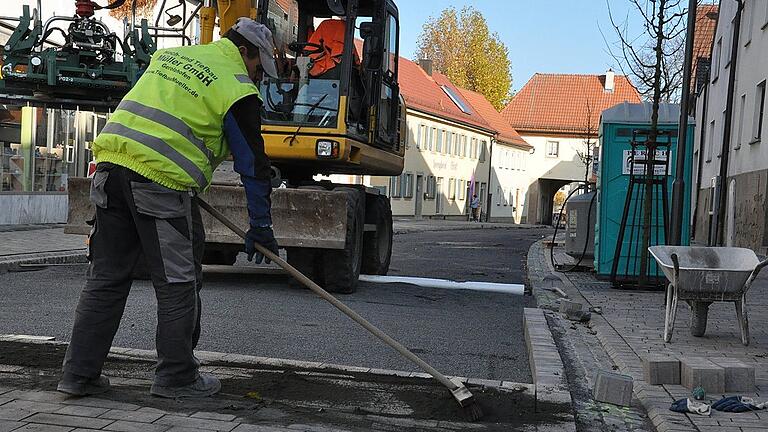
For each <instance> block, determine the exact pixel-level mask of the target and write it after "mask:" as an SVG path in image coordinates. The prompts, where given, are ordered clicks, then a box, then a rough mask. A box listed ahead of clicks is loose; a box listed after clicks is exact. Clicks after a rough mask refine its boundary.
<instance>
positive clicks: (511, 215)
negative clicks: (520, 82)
mask: <svg viewBox="0 0 768 432" xmlns="http://www.w3.org/2000/svg"><path fill="white" fill-rule="evenodd" d="M459 90H460V91H461V93H462V95H464V98H465V99H466V100H467V101H468V102H469V103H470V104H471V105H472V107H473V108H474V109H475V111H476V112H477V113H478V114H480V115H481V116H482V117H483V118H484V119H485V120H486V121H487V122H488V124H489V125H491V127H492V128H493V129H494V130H496V135H495V136H494V140H493V142H492V145H491V152H490V153H491V154H490V157H491V163H490V165H489V167H488V168H489V174H488V178H489V185H490V189H489V193H490V206H487V208H486V216H487V219H488V220H491V221H494V222H516V223H520V222H521V220H522V216H523V210H524V206H525V195H526V191H527V190H528V176H527V175H526V171H527V164H526V161H527V160H528V159H529V158H530V151H531V149H533V146H531V145H530V144H528V143H527V142H526V141H525V140H524V139H523V137H521V136H520V134H519V133H517V131H516V130H515V129H514V128H512V126H510V125H509V123H507V121H506V120H504V117H503V116H502V115H501V113H500V112H498V111H496V108H494V107H493V105H491V102H490V101H488V99H486V98H485V96H483V95H481V94H480V93H477V92H474V91H471V90H467V89H463V88H462V89H459Z"/></svg>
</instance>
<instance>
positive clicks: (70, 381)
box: [56, 373, 109, 396]
mask: <svg viewBox="0 0 768 432" xmlns="http://www.w3.org/2000/svg"><path fill="white" fill-rule="evenodd" d="M56 390H58V391H60V392H62V393H67V394H71V395H73V396H90V395H97V394H101V393H104V392H106V391H108V390H109V378H107V377H105V376H99V377H98V378H85V377H81V376H78V375H72V374H66V373H65V374H64V376H63V377H62V378H61V381H59V385H58V386H57V387H56Z"/></svg>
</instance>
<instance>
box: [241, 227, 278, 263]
mask: <svg viewBox="0 0 768 432" xmlns="http://www.w3.org/2000/svg"><path fill="white" fill-rule="evenodd" d="M256 244H260V245H261V246H264V247H265V248H266V249H268V250H269V251H271V252H272V253H274V254H275V255H277V254H278V250H277V241H276V240H275V233H274V232H272V228H271V227H268V226H265V227H260V226H257V227H251V229H249V230H248V233H247V234H246V235H245V253H246V254H247V255H248V261H253V260H254V259H255V261H256V264H261V262H262V261H264V262H265V263H267V264H269V263H270V262H272V261H271V260H270V259H269V258H266V257H265V256H264V254H262V253H261V252H259V251H257V250H256V246H255V245H256Z"/></svg>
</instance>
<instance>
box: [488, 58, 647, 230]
mask: <svg viewBox="0 0 768 432" xmlns="http://www.w3.org/2000/svg"><path fill="white" fill-rule="evenodd" d="M622 102H633V103H637V102H640V94H639V93H638V92H637V89H635V87H634V86H633V85H632V83H630V81H629V80H628V79H627V77H625V76H621V75H616V74H615V73H614V72H613V71H608V72H606V73H605V74H603V75H576V74H542V73H537V74H535V75H534V76H533V77H532V78H531V79H530V80H529V81H528V82H527V83H526V84H525V86H523V88H522V89H521V90H520V91H519V92H518V93H517V94H516V95H515V96H514V98H513V99H512V101H511V102H510V103H509V104H508V105H507V106H506V108H504V110H503V111H502V113H501V114H502V116H503V117H504V119H505V120H506V121H507V122H508V123H509V125H510V126H512V127H513V128H514V129H515V130H516V131H517V132H518V133H519V134H520V135H521V136H522V138H523V139H524V140H525V141H526V142H527V143H528V144H530V145H532V146H533V150H532V151H533V154H532V156H531V158H530V160H529V164H530V167H531V168H530V169H529V170H528V173H529V182H530V187H529V188H528V195H527V197H526V201H525V202H526V209H525V213H526V221H527V222H535V223H550V222H551V221H552V215H553V210H555V209H554V205H553V199H554V197H555V194H556V193H557V191H558V190H559V189H560V188H562V187H563V186H565V185H568V184H570V183H573V182H577V181H585V180H588V179H590V178H591V167H589V166H587V165H586V164H585V163H584V159H586V158H585V156H587V157H588V156H591V154H594V152H593V151H592V148H593V146H594V145H596V143H597V131H598V125H599V122H600V113H601V112H602V111H603V110H605V109H607V108H610V107H612V106H615V105H617V104H620V103H622Z"/></svg>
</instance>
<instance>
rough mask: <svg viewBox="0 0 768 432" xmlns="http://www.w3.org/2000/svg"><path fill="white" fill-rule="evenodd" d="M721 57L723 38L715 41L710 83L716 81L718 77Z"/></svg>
mask: <svg viewBox="0 0 768 432" xmlns="http://www.w3.org/2000/svg"><path fill="white" fill-rule="evenodd" d="M722 55H723V38H722V37H721V38H720V39H718V40H717V43H716V44H715V53H714V59H713V60H712V70H711V72H710V73H711V74H712V82H715V81H717V77H719V76H720V57H722Z"/></svg>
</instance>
